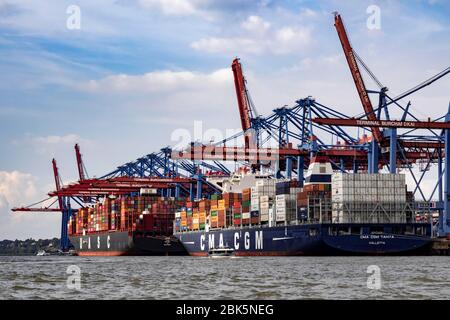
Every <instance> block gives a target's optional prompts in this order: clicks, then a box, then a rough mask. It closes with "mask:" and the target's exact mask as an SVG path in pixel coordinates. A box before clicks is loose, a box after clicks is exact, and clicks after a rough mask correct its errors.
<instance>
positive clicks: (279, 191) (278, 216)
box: [275, 181, 302, 224]
mask: <svg viewBox="0 0 450 320" xmlns="http://www.w3.org/2000/svg"><path fill="white" fill-rule="evenodd" d="M301 190H302V188H300V187H299V185H298V182H297V181H285V182H278V183H277V184H276V202H275V208H276V211H275V220H276V223H277V224H281V223H283V224H284V223H286V222H290V221H295V220H297V194H298V193H299V192H301Z"/></svg>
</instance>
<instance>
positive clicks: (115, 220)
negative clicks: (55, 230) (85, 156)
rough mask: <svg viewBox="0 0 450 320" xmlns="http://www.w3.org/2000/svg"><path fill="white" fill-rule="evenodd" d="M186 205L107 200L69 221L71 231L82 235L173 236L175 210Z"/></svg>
mask: <svg viewBox="0 0 450 320" xmlns="http://www.w3.org/2000/svg"><path fill="white" fill-rule="evenodd" d="M185 203H186V202H185V201H184V200H175V199H173V198H162V197H156V196H134V197H131V196H123V197H120V198H116V199H109V198H106V199H104V200H103V202H101V201H99V202H97V203H95V204H94V205H93V206H92V207H88V208H80V209H79V210H78V212H77V213H76V214H75V215H74V216H72V217H71V218H70V219H69V223H68V232H69V235H80V234H90V233H95V232H102V231H105V232H106V231H115V230H118V231H123V230H129V231H144V232H154V233H162V234H172V233H173V220H174V218H175V211H177V210H178V209H179V208H180V207H181V206H184V205H185Z"/></svg>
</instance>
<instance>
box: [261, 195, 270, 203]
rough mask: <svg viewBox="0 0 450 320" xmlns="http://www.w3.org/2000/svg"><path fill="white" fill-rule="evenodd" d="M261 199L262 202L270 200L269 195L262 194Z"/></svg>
mask: <svg viewBox="0 0 450 320" xmlns="http://www.w3.org/2000/svg"><path fill="white" fill-rule="evenodd" d="M259 200H260V201H261V202H268V201H269V196H260V197H259Z"/></svg>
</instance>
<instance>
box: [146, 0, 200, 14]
mask: <svg viewBox="0 0 450 320" xmlns="http://www.w3.org/2000/svg"><path fill="white" fill-rule="evenodd" d="M194 2H195V1H189V0H139V3H140V4H141V5H142V6H143V7H145V8H151V9H159V10H161V12H162V13H164V14H167V15H192V14H195V13H198V9H197V8H196V7H195V3H194Z"/></svg>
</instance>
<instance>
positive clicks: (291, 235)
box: [175, 223, 432, 256]
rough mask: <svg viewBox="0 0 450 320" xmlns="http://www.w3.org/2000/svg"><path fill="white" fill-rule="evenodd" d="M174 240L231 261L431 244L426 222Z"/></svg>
mask: <svg viewBox="0 0 450 320" xmlns="http://www.w3.org/2000/svg"><path fill="white" fill-rule="evenodd" d="M373 230H376V232H373ZM380 230H382V231H380ZM405 231H406V232H405ZM175 236H176V237H177V238H178V239H179V240H180V241H181V243H183V245H184V247H185V248H186V250H187V252H188V253H189V254H190V255H193V256H207V255H208V252H209V251H210V249H212V248H232V249H234V253H235V255H237V256H301V255H308V256H327V255H424V254H428V253H429V252H430V248H431V244H432V241H431V226H430V224H428V223H414V224H339V225H337V224H304V225H290V226H276V227H260V226H258V227H256V226H255V227H242V228H230V229H220V230H210V231H209V232H206V231H190V232H180V233H176V234H175Z"/></svg>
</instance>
